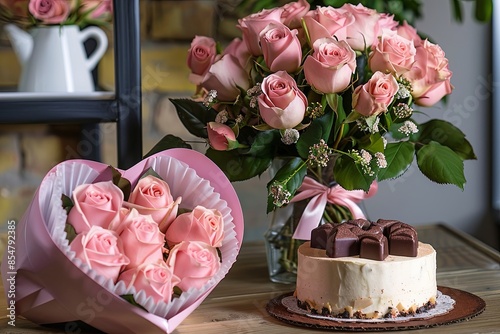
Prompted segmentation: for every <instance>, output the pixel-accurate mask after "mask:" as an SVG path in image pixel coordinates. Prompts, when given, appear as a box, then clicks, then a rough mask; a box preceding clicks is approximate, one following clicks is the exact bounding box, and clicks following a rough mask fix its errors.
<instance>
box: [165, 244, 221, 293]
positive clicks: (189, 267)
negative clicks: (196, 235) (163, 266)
mask: <svg viewBox="0 0 500 334" xmlns="http://www.w3.org/2000/svg"><path fill="white" fill-rule="evenodd" d="M167 266H169V267H170V268H172V270H173V272H174V275H175V276H177V277H179V278H180V280H181V282H180V283H179V284H177V286H178V287H179V288H181V289H182V290H183V291H187V290H189V288H191V287H195V288H197V289H199V288H201V287H202V286H203V285H204V284H205V283H206V282H208V280H209V279H210V278H212V277H213V276H214V275H215V274H217V272H218V271H219V269H220V267H221V264H220V258H219V256H218V255H217V249H216V248H215V247H212V246H210V245H209V244H206V243H204V242H198V241H182V242H181V243H179V244H177V245H175V246H174V247H173V248H172V249H171V250H170V253H169V255H168V259H167Z"/></svg>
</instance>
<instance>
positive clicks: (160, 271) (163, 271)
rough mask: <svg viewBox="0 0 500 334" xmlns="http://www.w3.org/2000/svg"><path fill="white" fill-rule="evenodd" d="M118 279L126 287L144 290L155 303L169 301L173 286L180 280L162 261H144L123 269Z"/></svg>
mask: <svg viewBox="0 0 500 334" xmlns="http://www.w3.org/2000/svg"><path fill="white" fill-rule="evenodd" d="M118 280H119V281H122V282H123V283H125V285H126V286H127V288H131V287H134V288H135V290H136V291H137V292H139V291H144V292H145V293H146V295H147V296H148V297H152V298H153V300H154V301H155V302H157V303H158V302H165V303H169V302H170V301H171V299H172V294H173V292H174V287H175V286H176V285H177V284H178V283H179V282H180V279H179V277H177V276H175V275H174V273H173V272H172V269H171V268H170V267H168V266H166V265H165V263H164V262H157V263H144V264H142V265H140V266H139V267H136V268H132V269H129V270H127V271H124V272H123V273H122V274H121V275H120V277H119V278H118Z"/></svg>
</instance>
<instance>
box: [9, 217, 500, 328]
mask: <svg viewBox="0 0 500 334" xmlns="http://www.w3.org/2000/svg"><path fill="white" fill-rule="evenodd" d="M417 230H418V233H419V239H420V240H421V241H423V242H426V243H430V244H432V245H433V246H434V248H435V249H436V251H437V266H438V270H437V280H438V285H441V286H446V287H451V288H454V289H460V290H465V291H468V292H470V293H473V294H475V295H477V296H479V297H481V298H482V299H483V300H484V301H485V302H486V309H485V311H484V312H483V313H481V314H480V315H478V316H477V317H474V318H473V319H471V320H468V321H464V322H460V323H454V324H449V325H444V326H438V327H434V328H428V329H417V330H411V331H408V332H409V333H415V334H416V333H424V331H425V333H443V332H446V333H449V334H455V333H463V334H465V333H467V334H468V333H500V253H499V252H497V251H496V250H494V249H492V248H490V247H488V246H486V245H485V244H483V243H481V242H480V241H478V240H476V239H474V238H472V237H470V236H468V235H466V234H464V233H462V232H460V231H457V230H455V229H453V228H451V227H448V226H445V225H430V226H423V227H417ZM0 288H1V291H0V293H1V296H0V332H1V333H9V334H10V333H12V334H14V333H64V331H63V330H60V329H58V328H51V327H42V326H38V325H36V324H33V323H31V322H30V321H28V320H25V319H21V318H17V319H16V326H15V327H12V326H9V325H8V323H7V322H8V319H7V315H6V311H5V310H6V299H5V296H4V293H3V287H0ZM293 289H294V285H284V284H276V283H272V282H270V281H269V279H268V274H267V267H266V257H265V248H264V245H263V244H262V243H249V242H247V243H243V246H242V249H241V252H240V255H239V256H238V260H237V261H236V263H235V264H234V266H233V268H232V269H231V270H230V272H229V274H228V275H227V276H226V278H225V279H224V280H223V281H222V282H221V283H220V284H219V285H218V286H217V287H216V288H215V289H214V291H213V292H212V293H211V294H210V295H209V296H208V298H207V299H206V300H205V301H204V302H203V303H202V304H201V305H200V306H199V307H198V309H196V310H195V311H194V312H193V313H192V314H191V315H189V316H188V317H187V318H186V319H185V320H184V322H183V323H182V324H181V325H179V327H177V329H176V330H175V331H174V333H177V334H184V333H186V334H187V333H196V334H199V333H202V334H211V333H214V334H216V333H217V334H223V333H234V334H236V333H266V334H273V333H276V334H278V333H280V334H281V333H287V334H294V333H308V332H310V333H321V332H323V333H324V332H325V331H318V330H314V329H306V328H304V327H297V326H293V325H288V324H286V323H283V322H281V321H280V320H277V319H275V318H274V317H272V316H271V315H269V314H268V313H267V311H266V305H267V303H268V302H269V300H271V299H273V298H275V297H277V296H279V295H281V294H283V293H286V292H291V291H293ZM90 332H91V331H89V333H90ZM391 332H392V333H400V332H402V331H396V332H395V331H391Z"/></svg>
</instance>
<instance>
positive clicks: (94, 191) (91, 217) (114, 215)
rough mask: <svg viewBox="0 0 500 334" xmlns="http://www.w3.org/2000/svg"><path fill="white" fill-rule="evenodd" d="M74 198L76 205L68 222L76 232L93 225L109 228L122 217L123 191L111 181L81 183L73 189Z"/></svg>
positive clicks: (70, 213) (83, 230)
mask: <svg viewBox="0 0 500 334" xmlns="http://www.w3.org/2000/svg"><path fill="white" fill-rule="evenodd" d="M72 199H73V203H74V206H73V208H72V209H71V211H70V212H69V215H68V222H69V224H71V225H72V226H73V227H74V229H75V231H76V233H82V232H85V231H88V230H89V229H90V228H91V227H92V226H101V227H103V228H108V226H109V225H110V224H114V223H116V221H118V220H119V219H120V210H121V207H122V203H123V192H122V191H121V190H120V188H118V187H117V186H116V185H114V184H113V182H111V181H106V182H98V183H94V184H82V185H79V186H77V187H76V188H75V189H74V190H73V195H72Z"/></svg>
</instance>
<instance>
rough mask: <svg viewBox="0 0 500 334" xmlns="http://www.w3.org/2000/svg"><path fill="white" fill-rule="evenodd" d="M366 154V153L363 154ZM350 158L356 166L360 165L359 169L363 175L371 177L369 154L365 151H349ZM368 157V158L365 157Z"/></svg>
mask: <svg viewBox="0 0 500 334" xmlns="http://www.w3.org/2000/svg"><path fill="white" fill-rule="evenodd" d="M365 152H366V153H365ZM349 153H350V155H351V157H352V158H353V159H354V162H355V163H356V164H359V165H361V169H362V170H363V173H365V174H366V175H369V176H373V170H372V168H371V166H370V161H371V159H372V157H371V155H370V153H369V152H367V151H365V150H361V151H357V150H350V151H349ZM367 153H368V155H370V158H368V156H367Z"/></svg>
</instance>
